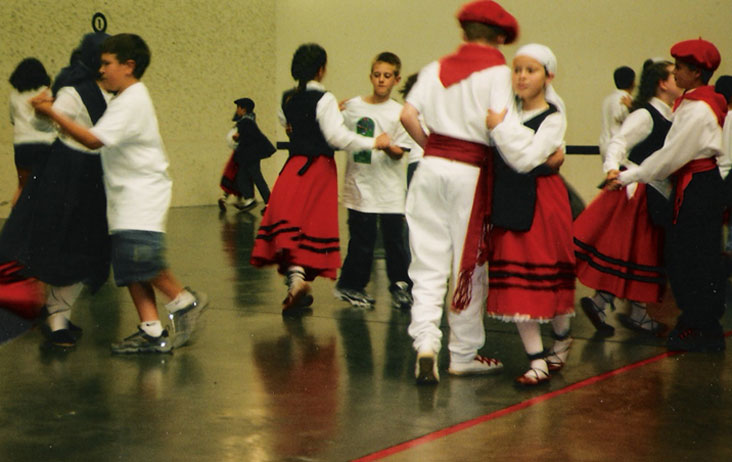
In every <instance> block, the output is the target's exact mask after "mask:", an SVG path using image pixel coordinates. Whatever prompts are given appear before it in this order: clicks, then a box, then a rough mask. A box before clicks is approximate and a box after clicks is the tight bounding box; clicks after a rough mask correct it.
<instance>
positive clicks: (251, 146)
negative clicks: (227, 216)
mask: <svg viewBox="0 0 732 462" xmlns="http://www.w3.org/2000/svg"><path fill="white" fill-rule="evenodd" d="M234 103H235V104H236V115H235V116H234V120H236V132H234V134H233V137H232V138H233V141H234V142H235V143H236V148H234V152H233V154H232V157H231V159H230V160H229V163H228V164H227V167H226V169H225V171H224V176H223V177H222V178H221V188H222V189H223V190H224V195H223V196H222V197H221V198H220V199H219V208H220V209H221V210H222V211H223V210H226V200H227V198H228V196H229V194H230V193H233V194H236V195H238V196H240V200H239V201H238V202H237V203H235V204H234V206H235V207H236V208H238V209H239V210H241V211H246V210H251V209H252V208H254V207H255V206H256V204H257V203H256V201H255V200H254V186H255V185H256V186H257V189H258V190H259V194H260V195H261V196H262V201H264V204H265V207H266V206H267V202H269V186H267V182H266V181H265V179H264V177H263V176H262V170H261V166H260V162H261V160H262V159H266V158H267V157H269V156H271V155H272V154H274V152H275V151H276V150H277V149H276V148H275V147H274V146H273V145H272V143H271V142H270V141H269V139H267V137H266V136H264V134H263V133H262V132H261V130H259V127H258V126H257V122H256V114H254V101H252V100H251V99H250V98H240V99H237V100H236V101H234ZM232 164H233V165H235V167H234V166H233V165H232ZM237 193H238V194H237Z"/></svg>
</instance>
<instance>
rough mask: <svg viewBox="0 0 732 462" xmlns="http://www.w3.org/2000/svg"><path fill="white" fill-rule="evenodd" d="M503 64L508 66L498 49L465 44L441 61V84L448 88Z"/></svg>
mask: <svg viewBox="0 0 732 462" xmlns="http://www.w3.org/2000/svg"><path fill="white" fill-rule="evenodd" d="M502 64H506V58H504V57H503V54H501V52H500V51H498V49H496V48H493V47H492V46H488V45H479V44H477V43H464V44H462V45H460V48H458V49H457V51H456V52H455V53H453V54H451V55H447V56H445V57H443V58H442V59H440V82H442V85H443V86H444V87H445V88H447V87H449V86H450V85H453V84H455V83H458V82H460V81H462V80H464V79H466V78H468V77H469V76H470V75H471V74H472V73H474V72H478V71H482V70H483V69H488V68H489V67H493V66H500V65H502Z"/></svg>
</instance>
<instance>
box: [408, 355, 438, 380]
mask: <svg viewBox="0 0 732 462" xmlns="http://www.w3.org/2000/svg"><path fill="white" fill-rule="evenodd" d="M414 377H415V378H416V379H417V384H419V385H423V384H425V385H426V384H436V383H439V382H440V373H439V372H438V370H437V355H436V354H435V353H434V352H433V351H421V352H419V353H418V354H417V363H416V364H415V365H414Z"/></svg>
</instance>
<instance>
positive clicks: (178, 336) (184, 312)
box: [168, 288, 208, 348]
mask: <svg viewBox="0 0 732 462" xmlns="http://www.w3.org/2000/svg"><path fill="white" fill-rule="evenodd" d="M186 290H188V291H189V292H190V293H192V294H193V296H194V297H195V300H194V301H193V303H191V304H190V305H188V306H186V307H185V308H181V309H180V310H178V311H175V312H173V313H169V314H168V319H170V329H171V331H172V334H173V348H178V347H181V346H183V345H185V344H186V343H187V342H188V340H190V339H191V335H192V334H193V331H195V330H196V324H197V323H198V318H199V317H200V316H201V313H203V310H205V309H206V307H207V306H208V296H207V295H206V294H204V293H203V292H194V291H192V290H191V289H188V288H186Z"/></svg>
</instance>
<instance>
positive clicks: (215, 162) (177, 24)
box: [0, 0, 277, 216]
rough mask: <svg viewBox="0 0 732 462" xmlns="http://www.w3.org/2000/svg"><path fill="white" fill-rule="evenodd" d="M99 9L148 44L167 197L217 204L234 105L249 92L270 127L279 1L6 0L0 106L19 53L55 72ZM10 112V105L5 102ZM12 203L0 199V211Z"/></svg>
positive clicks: (2, 194)
mask: <svg viewBox="0 0 732 462" xmlns="http://www.w3.org/2000/svg"><path fill="white" fill-rule="evenodd" d="M97 11H100V12H102V13H104V14H105V16H106V17H107V20H108V22H109V27H108V29H107V31H108V32H109V33H111V34H115V33H120V32H134V33H137V34H139V35H141V36H142V37H143V38H144V39H145V41H146V42H147V43H148V45H149V46H150V48H151V50H152V62H151V65H150V67H149V68H148V70H147V72H146V73H145V75H144V76H143V81H144V82H145V83H146V84H147V85H148V87H149V89H150V93H151V94H152V98H153V102H154V103H155V107H156V110H157V113H158V119H159V122H160V131H161V133H162V135H163V140H164V142H165V145H166V148H167V151H168V156H169V158H170V165H171V167H170V173H171V176H172V177H173V182H174V186H173V205H174V206H180V205H199V204H213V203H214V202H215V199H216V197H217V196H218V194H219V192H220V190H219V189H218V179H219V178H220V176H221V170H222V168H223V165H224V162H225V160H226V157H227V155H228V152H227V149H228V148H227V147H226V143H225V141H224V136H225V134H226V132H227V131H228V130H229V128H230V126H231V116H232V115H233V113H234V110H235V109H236V107H235V105H234V104H233V101H234V100H235V99H236V98H239V97H243V96H251V97H252V98H253V99H254V100H255V101H256V103H257V107H256V109H255V111H256V112H259V113H260V114H262V120H261V122H260V125H261V127H262V129H263V130H264V131H265V132H266V133H267V134H268V135H270V136H271V137H274V135H275V131H274V130H275V118H274V117H271V116H268V115H269V114H273V113H274V111H275V108H276V98H277V91H276V89H275V88H276V87H275V83H274V79H273V75H274V69H275V64H276V54H275V41H274V31H275V28H276V24H275V7H274V2H273V1H271V0H246V1H237V2H232V1H230V0H114V1H112V0H107V1H102V0H2V2H0V43H2V47H1V48H0V75H2V76H3V82H4V83H3V85H4V87H3V91H0V107H3V108H7V107H8V100H7V97H8V93H9V90H10V85H9V84H8V83H5V82H7V78H8V77H9V76H10V73H11V72H12V70H13V69H14V67H15V65H16V64H17V63H18V62H19V61H20V60H21V59H22V58H23V57H25V56H37V57H38V58H40V59H41V60H42V61H43V63H44V64H45V65H46V67H47V69H48V70H49V72H50V73H51V75H52V76H53V75H55V74H56V73H57V72H58V71H59V70H60V69H61V68H62V67H63V66H64V65H65V64H66V63H67V61H68V57H69V54H70V52H71V50H72V49H73V48H74V47H75V46H76V45H77V44H78V42H79V39H80V38H81V36H82V35H83V34H85V33H87V32H91V18H92V15H93V14H94V13H95V12H97ZM3 112H4V113H5V114H7V109H3ZM0 165H2V166H3V167H2V168H0V203H1V202H3V201H5V200H8V199H9V198H10V197H11V195H12V191H13V188H14V186H15V179H14V167H13V150H12V128H11V127H10V124H9V123H8V118H7V115H5V116H2V117H0ZM8 211H9V207H8V205H7V204H5V205H2V206H0V216H6V215H7V213H8Z"/></svg>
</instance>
